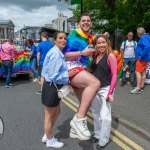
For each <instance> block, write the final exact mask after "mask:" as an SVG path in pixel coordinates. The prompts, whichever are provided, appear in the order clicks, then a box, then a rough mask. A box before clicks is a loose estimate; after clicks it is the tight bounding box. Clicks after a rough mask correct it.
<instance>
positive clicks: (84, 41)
mask: <svg viewBox="0 0 150 150" xmlns="http://www.w3.org/2000/svg"><path fill="white" fill-rule="evenodd" d="M89 44H93V36H92V35H89V36H86V35H85V34H84V33H83V32H82V31H81V30H80V29H75V30H73V31H71V33H70V34H69V35H68V37H67V45H66V47H65V48H64V50H63V53H64V54H65V53H68V52H76V51H83V50H84V49H85V48H86V47H87V46H88V45H89ZM79 61H80V63H81V64H82V65H83V66H84V67H88V66H90V64H91V60H90V58H89V57H88V56H81V57H80V59H79Z"/></svg>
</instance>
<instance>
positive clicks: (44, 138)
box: [42, 134, 58, 143]
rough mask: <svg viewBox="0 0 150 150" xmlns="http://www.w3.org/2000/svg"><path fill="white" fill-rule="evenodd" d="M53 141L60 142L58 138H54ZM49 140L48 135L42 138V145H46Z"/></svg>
mask: <svg viewBox="0 0 150 150" xmlns="http://www.w3.org/2000/svg"><path fill="white" fill-rule="evenodd" d="M53 139H54V140H56V141H58V139H57V138H54V137H53ZM47 140H48V138H47V136H46V134H44V136H43V137H42V143H46V142H47Z"/></svg>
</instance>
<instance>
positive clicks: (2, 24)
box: [0, 20, 15, 39]
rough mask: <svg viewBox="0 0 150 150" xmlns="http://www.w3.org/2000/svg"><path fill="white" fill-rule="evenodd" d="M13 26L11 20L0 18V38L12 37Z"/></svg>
mask: <svg viewBox="0 0 150 150" xmlns="http://www.w3.org/2000/svg"><path fill="white" fill-rule="evenodd" d="M14 28H15V25H14V24H13V22H12V21H11V20H0V39H9V38H11V39H14Z"/></svg>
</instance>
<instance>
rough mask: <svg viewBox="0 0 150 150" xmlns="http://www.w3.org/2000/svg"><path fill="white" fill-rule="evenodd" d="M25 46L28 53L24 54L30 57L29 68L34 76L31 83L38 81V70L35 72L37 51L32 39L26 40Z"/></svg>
mask: <svg viewBox="0 0 150 150" xmlns="http://www.w3.org/2000/svg"><path fill="white" fill-rule="evenodd" d="M27 46H28V49H29V50H30V51H27V52H25V54H27V55H29V56H30V60H31V68H32V71H33V74H34V79H33V82H36V81H37V80H38V70H37V51H36V46H35V45H34V43H33V40H32V39H28V40H27Z"/></svg>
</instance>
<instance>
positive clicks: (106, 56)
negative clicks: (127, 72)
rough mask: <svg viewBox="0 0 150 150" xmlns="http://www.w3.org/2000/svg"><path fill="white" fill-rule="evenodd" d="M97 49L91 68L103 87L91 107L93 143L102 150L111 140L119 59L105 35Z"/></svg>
mask: <svg viewBox="0 0 150 150" xmlns="http://www.w3.org/2000/svg"><path fill="white" fill-rule="evenodd" d="M95 49H96V53H95V55H94V58H93V62H92V65H91V68H92V72H93V74H94V75H95V76H96V77H97V78H98V79H99V80H100V82H101V87H100V89H99V91H98V92H97V94H96V96H95V97H94V100H93V101H92V105H91V111H92V115H93V120H94V136H93V137H92V138H91V141H92V142H93V143H95V142H98V145H97V149H98V150H100V149H101V148H104V147H105V146H106V145H107V143H108V142H109V138H110V131H111V102H113V99H114V98H113V94H114V90H115V86H116V82H117V59H116V57H115V55H114V54H113V53H112V51H111V45H110V42H109V39H108V38H107V37H106V36H105V34H104V35H102V34H101V35H99V36H98V37H97V40H96V46H95Z"/></svg>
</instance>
